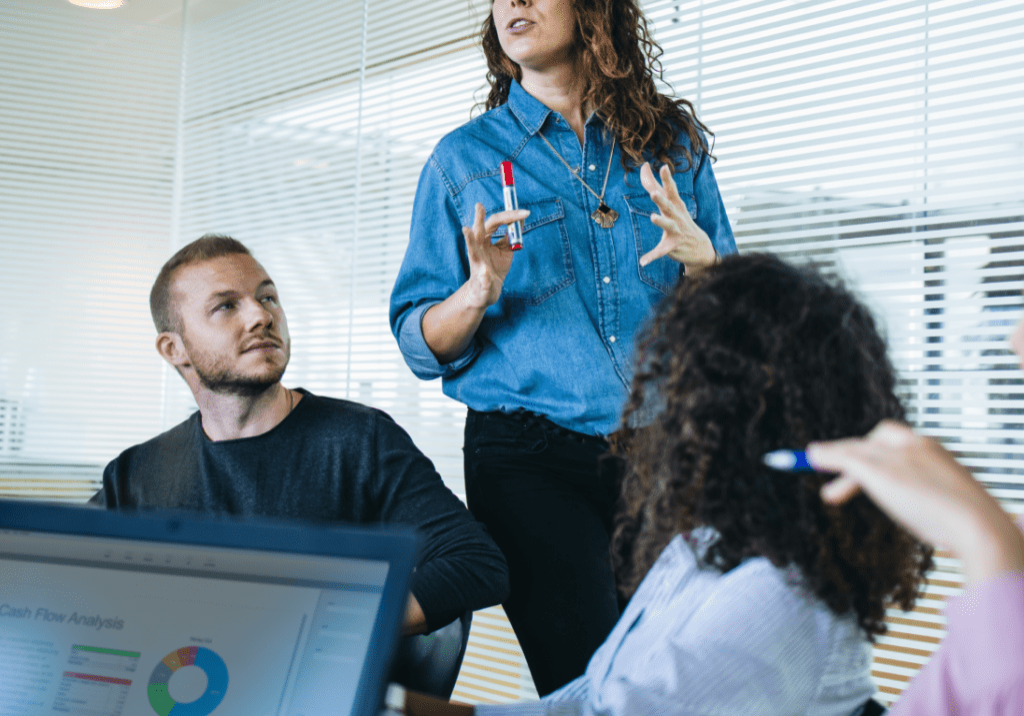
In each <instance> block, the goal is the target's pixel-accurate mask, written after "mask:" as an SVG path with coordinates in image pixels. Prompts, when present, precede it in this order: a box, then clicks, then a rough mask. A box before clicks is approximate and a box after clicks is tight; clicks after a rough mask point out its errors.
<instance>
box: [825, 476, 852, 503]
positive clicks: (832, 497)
mask: <svg viewBox="0 0 1024 716" xmlns="http://www.w3.org/2000/svg"><path fill="white" fill-rule="evenodd" d="M858 492H860V484H859V483H858V482H857V481H856V480H854V479H853V478H851V477H845V476H844V477H837V478H836V479H834V480H832V481H831V482H827V483H825V484H824V485H823V486H822V488H821V499H823V500H824V501H825V502H829V503H831V504H833V505H841V504H842V503H844V502H846V501H847V500H849V499H850V498H851V497H853V496H854V495H856V494H857V493H858Z"/></svg>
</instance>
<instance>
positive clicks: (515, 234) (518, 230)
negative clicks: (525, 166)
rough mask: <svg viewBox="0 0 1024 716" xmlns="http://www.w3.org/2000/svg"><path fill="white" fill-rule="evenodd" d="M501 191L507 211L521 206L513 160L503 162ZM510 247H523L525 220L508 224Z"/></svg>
mask: <svg viewBox="0 0 1024 716" xmlns="http://www.w3.org/2000/svg"><path fill="white" fill-rule="evenodd" d="M501 193H502V194H503V195H504V197H505V211H515V210H516V209H518V208H519V197H517V196H516V180H515V177H513V176H512V162H502V163H501ZM508 247H509V248H510V249H512V250H513V251H518V250H519V249H521V248H523V222H521V221H516V222H513V223H511V224H509V225H508Z"/></svg>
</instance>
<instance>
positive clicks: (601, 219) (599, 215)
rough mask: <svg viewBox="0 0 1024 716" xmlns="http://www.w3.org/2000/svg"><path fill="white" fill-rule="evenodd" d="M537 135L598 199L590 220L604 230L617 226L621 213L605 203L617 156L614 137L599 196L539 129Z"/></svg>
mask: <svg viewBox="0 0 1024 716" xmlns="http://www.w3.org/2000/svg"><path fill="white" fill-rule="evenodd" d="M537 134H539V135H540V138H541V139H543V140H544V143H545V144H546V145H548V147H549V148H550V149H551V151H552V152H554V153H555V156H556V157H558V158H559V159H560V160H561V162H562V164H564V165H565V168H566V169H568V170H569V172H570V173H571V174H572V175H573V176H574V177H576V178H577V179H579V182H580V184H582V185H583V186H585V187H586V188H587V191H589V192H590V193H591V194H593V195H594V196H596V197H597V201H598V203H599V206H598V207H597V209H595V210H594V213H593V214H591V215H590V218H591V219H593V220H594V221H596V222H597V225H598V226H600V227H601V228H602V229H610V228H612V227H613V226H615V220H616V219H618V218H619V212H617V211H615V209H613V208H611V207H610V206H608V205H607V204H605V203H604V193H605V191H607V190H608V175H609V174H611V171H612V157H614V156H615V137H614V136H612V150H611V151H610V152H609V153H608V168H607V169H605V170H604V184H603V185H601V193H600V194H598V193H597V192H596V191H594V190H593V189H591V188H590V185H589V184H587V183H586V182H585V181H583V177H581V176H580V175H579V172H578V171H577V170H575V169H573V168H572V167H571V166H569V162H567V161H565V158H564V157H563V156H562V155H561V154H559V153H558V150H557V149H555V148H554V146H553V145H552V144H551V142H549V141H548V138H547V137H545V136H544V134H543V132H541V131H540V130H539V129H538V130H537Z"/></svg>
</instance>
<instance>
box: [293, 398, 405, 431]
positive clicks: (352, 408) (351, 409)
mask: <svg viewBox="0 0 1024 716" xmlns="http://www.w3.org/2000/svg"><path fill="white" fill-rule="evenodd" d="M302 393H303V402H305V401H309V404H308V405H307V410H306V413H307V415H308V416H309V418H312V419H313V421H314V422H315V423H317V424H323V423H324V421H327V422H328V424H332V423H333V424H335V425H336V424H337V423H345V424H347V425H367V426H372V425H373V424H374V423H376V422H377V421H379V420H382V419H383V420H387V421H389V422H394V420H392V418H391V416H390V415H388V414H387V413H385V412H384V411H383V410H379V409H377V408H372V407H370V406H369V405H363V404H362V403H357V402H355V401H354V400H346V399H345V398H331V397H328V396H325V395H315V394H314V393H310V392H309V391H308V390H303V391H302Z"/></svg>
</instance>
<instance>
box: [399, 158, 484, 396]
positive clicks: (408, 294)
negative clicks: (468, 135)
mask: <svg viewBox="0 0 1024 716" xmlns="http://www.w3.org/2000/svg"><path fill="white" fill-rule="evenodd" d="M452 189H453V186H452V184H451V182H450V181H449V180H448V179H447V177H445V175H444V171H443V169H442V168H441V166H440V164H439V163H438V161H437V160H436V158H435V157H433V156H431V158H430V161H428V162H427V164H426V166H424V167H423V171H422V172H421V173H420V181H419V185H418V186H417V189H416V199H415V202H414V204H413V211H412V217H413V218H412V225H411V226H410V228H409V247H408V248H407V249H406V252H405V258H404V259H403V261H402V267H401V269H400V270H399V272H398V277H397V278H396V280H395V286H394V289H393V290H392V292H391V305H390V311H389V318H390V321H391V331H392V333H393V334H394V336H395V339H396V340H397V341H398V348H399V350H401V352H402V356H403V357H404V358H405V362H406V364H407V365H408V366H409V368H410V369H411V370H412V372H413V373H414V374H415V375H416V377H418V378H421V379H423V380H431V379H433V378H441V377H448V376H451V375H454V374H456V373H458V372H459V371H461V370H462V369H463V368H465V367H466V366H467V365H469V364H470V363H472V362H473V360H474V359H475V358H476V356H477V355H478V354H479V353H480V345H479V340H478V339H477V338H474V339H473V340H472V341H470V344H469V347H468V348H467V349H466V350H465V351H464V352H463V354H462V355H460V356H459V357H458V358H456V359H455V360H453V361H451V362H450V363H445V364H441V363H439V362H438V360H437V358H435V357H434V354H433V352H432V351H431V350H430V347H429V346H427V342H426V340H425V339H424V338H423V314H425V313H426V312H427V311H428V310H429V309H430V307H431V306H433V305H435V304H437V303H440V302H441V301H443V300H445V299H446V298H448V297H449V296H451V295H452V294H453V293H455V291H456V290H458V288H459V287H460V286H462V284H464V283H465V282H466V281H467V280H468V279H469V260H468V259H467V258H466V255H465V247H464V244H465V238H464V237H463V235H462V219H461V217H460V206H459V205H458V203H457V202H458V199H457V196H456V195H455V194H454V192H453V191H452Z"/></svg>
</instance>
